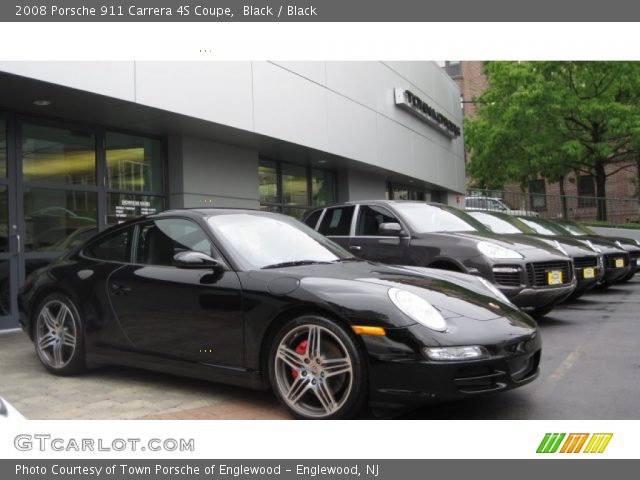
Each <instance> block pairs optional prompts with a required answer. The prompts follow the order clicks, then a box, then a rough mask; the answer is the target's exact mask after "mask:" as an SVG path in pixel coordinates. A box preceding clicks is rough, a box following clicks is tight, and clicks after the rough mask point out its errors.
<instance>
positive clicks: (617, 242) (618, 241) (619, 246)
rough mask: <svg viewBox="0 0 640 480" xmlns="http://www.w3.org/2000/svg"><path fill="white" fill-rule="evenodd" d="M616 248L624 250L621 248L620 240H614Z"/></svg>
mask: <svg viewBox="0 0 640 480" xmlns="http://www.w3.org/2000/svg"><path fill="white" fill-rule="evenodd" d="M615 243H616V247H618V248H622V249H623V250H624V247H623V246H622V242H620V240H616V242H615Z"/></svg>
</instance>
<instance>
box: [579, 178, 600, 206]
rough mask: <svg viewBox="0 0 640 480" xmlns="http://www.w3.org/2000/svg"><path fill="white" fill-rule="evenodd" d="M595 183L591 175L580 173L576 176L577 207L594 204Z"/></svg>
mask: <svg viewBox="0 0 640 480" xmlns="http://www.w3.org/2000/svg"><path fill="white" fill-rule="evenodd" d="M595 196H596V183H595V181H594V179H593V176H592V175H580V177H579V178H578V208H590V207H595V206H596V199H595Z"/></svg>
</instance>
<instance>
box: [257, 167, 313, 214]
mask: <svg viewBox="0 0 640 480" xmlns="http://www.w3.org/2000/svg"><path fill="white" fill-rule="evenodd" d="M258 179H259V185H260V186H259V188H260V203H261V204H264V203H280V192H279V191H278V169H277V167H276V162H271V161H269V160H260V165H259V166H258ZM305 203H306V202H305Z"/></svg>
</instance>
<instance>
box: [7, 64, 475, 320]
mask: <svg viewBox="0 0 640 480" xmlns="http://www.w3.org/2000/svg"><path fill="white" fill-rule="evenodd" d="M461 128H462V110H461V103H460V92H459V89H458V87H457V85H456V83H455V82H454V81H453V80H452V79H451V78H450V77H449V76H448V75H447V73H446V72H445V71H443V70H442V69H441V68H440V67H439V66H438V65H437V64H436V63H434V62H0V232H1V236H0V329H7V328H13V327H15V326H17V318H16V294H17V291H18V287H19V285H20V284H21V283H22V282H23V281H24V278H25V276H26V275H27V274H28V273H29V272H30V271H32V270H33V269H35V268H37V267H39V266H41V265H43V264H44V263H46V262H47V261H49V260H50V259H51V258H55V257H56V256H57V255H59V253H60V252H61V251H64V250H65V249H67V248H69V247H70V246H73V245H74V244H76V243H77V242H80V241H82V239H83V238H86V237H88V236H90V235H91V234H92V233H93V232H95V231H96V230H102V229H104V228H106V227H107V226H108V225H110V224H114V223H118V222H120V221H123V220H125V219H127V218H131V217H135V216H138V215H142V214H147V213H153V212H156V211H159V210H162V209H166V208H182V207H236V208H254V209H258V208H260V209H264V210H270V211H277V212H283V213H286V214H289V215H293V216H296V217H300V216H301V215H302V213H303V212H304V211H305V210H306V209H308V208H310V207H312V206H317V205H324V204H327V203H332V202H337V201H346V200H362V199H380V198H385V197H386V198H395V199H419V200H423V199H424V200H432V201H439V202H445V203H450V204H456V203H459V202H460V197H461V195H462V194H463V193H464V191H465V182H464V147H463V139H462V134H461Z"/></svg>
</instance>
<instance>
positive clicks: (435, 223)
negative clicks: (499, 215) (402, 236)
mask: <svg viewBox="0 0 640 480" xmlns="http://www.w3.org/2000/svg"><path fill="white" fill-rule="evenodd" d="M394 207H395V209H396V210H397V211H398V212H400V214H402V216H403V217H404V219H405V220H406V221H407V223H409V225H411V227H412V228H413V230H415V231H416V232H418V233H433V232H486V231H487V230H488V229H487V227H485V226H484V225H483V224H482V223H481V222H479V221H478V220H476V219H475V218H473V217H471V216H470V215H469V214H467V213H465V212H463V211H462V210H458V209H457V208H453V207H446V206H444V205H443V206H436V205H428V204H426V203H397V204H394Z"/></svg>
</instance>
